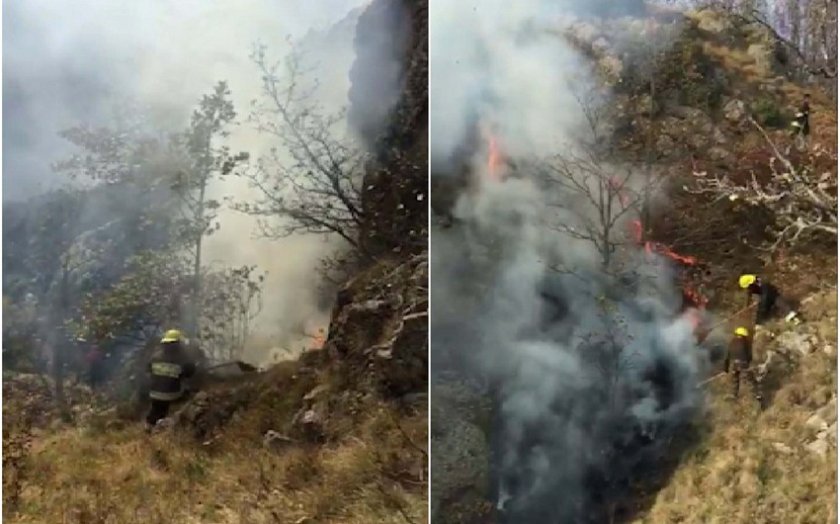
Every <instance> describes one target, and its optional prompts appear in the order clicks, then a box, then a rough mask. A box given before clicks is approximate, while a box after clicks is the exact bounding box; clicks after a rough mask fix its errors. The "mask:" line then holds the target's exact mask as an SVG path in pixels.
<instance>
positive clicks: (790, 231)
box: [685, 118, 837, 250]
mask: <svg viewBox="0 0 840 524" xmlns="http://www.w3.org/2000/svg"><path fill="white" fill-rule="evenodd" d="M750 123H752V125H753V126H755V127H756V129H758V130H759V132H760V133H761V134H762V135H763V136H764V139H765V141H766V143H767V145H768V148H769V150H770V158H769V170H770V175H769V177H768V178H766V179H765V178H764V177H762V178H761V179H759V177H758V176H756V174H755V173H753V174H752V175H751V176H750V178H749V179H748V180H746V181H744V182H736V181H734V180H732V178H731V177H729V176H728V175H726V174H723V175H717V174H711V175H710V174H709V173H706V172H699V173H694V175H695V177H696V179H695V183H694V185H693V186H692V187H686V188H685V190H686V191H688V192H690V193H695V194H704V195H711V196H713V197H714V198H716V199H717V200H723V199H728V200H729V201H731V202H745V203H746V204H747V205H750V206H756V207H759V208H763V209H765V210H767V211H769V212H770V214H771V215H772V216H773V217H774V223H773V224H772V225H771V233H772V236H773V241H772V242H770V244H769V246H766V247H768V248H769V249H770V250H774V249H775V248H777V247H778V246H779V245H781V244H783V243H785V244H788V245H794V244H796V243H797V242H798V241H799V240H800V239H801V238H802V237H803V235H805V236H808V235H810V234H822V235H827V236H828V238H833V239H835V240H836V237H837V154H836V152H834V151H831V150H828V149H826V148H823V147H821V146H820V145H815V146H813V147H812V148H810V149H809V151H808V152H807V153H806V154H805V155H804V157H802V158H800V159H798V160H795V161H794V160H793V159H792V158H791V157H790V156H787V155H786V154H785V153H783V152H782V151H780V149H779V148H778V147H777V146H776V145H775V144H774V143H773V140H772V139H771V138H770V136H769V135H768V134H767V132H766V131H765V130H764V129H763V128H762V127H761V126H760V125H759V124H758V123H757V122H756V121H755V120H753V119H752V118H751V119H750Z"/></svg>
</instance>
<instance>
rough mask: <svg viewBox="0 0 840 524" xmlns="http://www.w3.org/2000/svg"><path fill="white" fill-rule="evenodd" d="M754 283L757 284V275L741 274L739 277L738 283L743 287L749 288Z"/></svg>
mask: <svg viewBox="0 0 840 524" xmlns="http://www.w3.org/2000/svg"><path fill="white" fill-rule="evenodd" d="M752 284H755V275H741V276H740V277H739V278H738V285H739V286H741V287H742V288H743V289H747V288H748V287H750V286H751V285H752Z"/></svg>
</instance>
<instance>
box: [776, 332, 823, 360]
mask: <svg viewBox="0 0 840 524" xmlns="http://www.w3.org/2000/svg"><path fill="white" fill-rule="evenodd" d="M816 344H817V340H816V338H815V337H814V336H813V335H809V334H808V333H802V332H797V331H785V332H783V333H782V334H780V335H779V336H778V337H776V340H775V341H774V345H775V350H776V351H778V352H779V353H782V354H796V355H799V356H807V355H810V354H811V353H813V352H814V351H815V350H816Z"/></svg>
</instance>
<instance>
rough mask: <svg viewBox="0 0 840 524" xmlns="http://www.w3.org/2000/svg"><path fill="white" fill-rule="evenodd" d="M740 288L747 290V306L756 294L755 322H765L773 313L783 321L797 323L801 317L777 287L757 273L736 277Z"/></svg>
mask: <svg viewBox="0 0 840 524" xmlns="http://www.w3.org/2000/svg"><path fill="white" fill-rule="evenodd" d="M738 285H739V286H741V289H745V290H747V307H749V306H750V303H751V302H752V296H753V295H758V308H757V309H756V312H755V323H756V325H761V324H763V323H765V322H766V321H767V320H768V319H769V318H770V317H771V316H772V315H773V314H774V313H779V314H780V315H783V316H784V318H785V322H792V323H793V324H799V323H800V322H801V319H800V318H799V316H798V315H797V313H796V311H794V310H793V308H791V306H790V304H788V301H787V300H785V299H784V298H783V297H782V296H781V294H780V293H779V289H778V288H777V287H776V286H774V285H773V284H771V283H769V282H764V281H762V280H761V278H759V277H758V276H757V275H741V276H740V277H739V278H738Z"/></svg>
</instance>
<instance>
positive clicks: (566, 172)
mask: <svg viewBox="0 0 840 524" xmlns="http://www.w3.org/2000/svg"><path fill="white" fill-rule="evenodd" d="M593 96H594V95H592V94H586V95H580V96H578V103H579V105H580V108H581V111H582V112H583V115H584V119H585V122H586V124H587V126H588V128H589V133H590V136H591V140H582V141H580V143H578V144H574V145H571V146H570V147H568V148H566V149H567V151H568V152H566V153H562V154H557V155H554V156H553V157H551V158H549V159H548V160H547V161H546V162H545V163H544V165H543V166H541V167H542V169H540V176H539V178H540V180H541V181H542V183H543V184H545V186H546V189H547V194H548V195H549V197H548V199H549V205H550V206H551V207H553V208H555V209H559V210H562V211H565V212H566V213H567V215H565V216H562V217H561V218H560V220H554V221H552V222H551V223H550V224H549V226H550V227H551V228H553V229H555V230H557V231H560V232H562V233H563V234H565V235H568V236H569V237H571V238H573V239H576V240H584V241H587V242H590V243H591V244H592V245H593V246H594V247H595V248H596V250H597V251H598V253H599V255H600V258H601V265H602V268H603V269H604V270H607V269H609V268H610V266H611V264H612V262H613V255H614V254H615V253H616V250H617V249H618V248H619V247H620V246H622V245H627V244H628V243H631V242H634V243H637V242H639V241H640V240H641V238H640V236H641V235H640V234H641V231H638V234H628V231H629V226H631V225H633V224H635V225H637V226H638V227H637V229H638V228H640V227H641V222H640V220H639V217H640V214H641V212H642V209H643V207H644V204H645V202H646V201H647V199H648V198H649V195H651V194H652V193H653V192H654V191H655V186H656V185H657V184H658V183H659V182H660V178H659V177H656V176H654V175H653V174H652V173H650V174H649V176H647V177H641V176H640V173H641V170H638V169H636V168H635V166H634V165H632V164H629V163H627V162H625V161H622V160H620V159H616V160H615V161H611V160H610V157H609V147H608V144H607V143H606V142H605V140H604V138H603V137H604V134H603V131H602V127H603V126H604V125H605V124H606V123H607V116H606V113H605V111H606V109H605V107H604V105H603V104H602V103H601V101H600V100H599V99H598V98H594V97H593Z"/></svg>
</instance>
